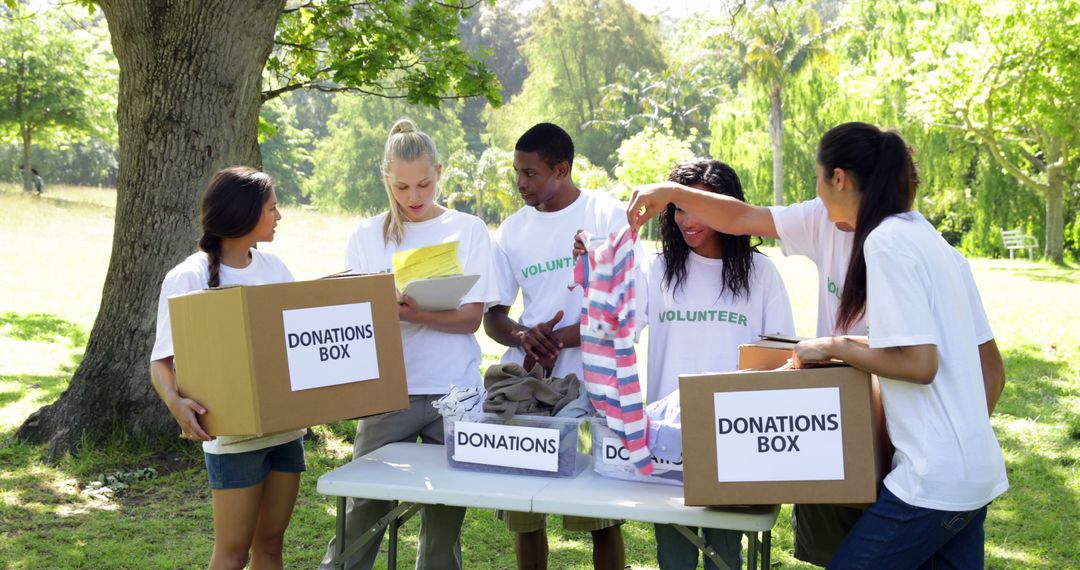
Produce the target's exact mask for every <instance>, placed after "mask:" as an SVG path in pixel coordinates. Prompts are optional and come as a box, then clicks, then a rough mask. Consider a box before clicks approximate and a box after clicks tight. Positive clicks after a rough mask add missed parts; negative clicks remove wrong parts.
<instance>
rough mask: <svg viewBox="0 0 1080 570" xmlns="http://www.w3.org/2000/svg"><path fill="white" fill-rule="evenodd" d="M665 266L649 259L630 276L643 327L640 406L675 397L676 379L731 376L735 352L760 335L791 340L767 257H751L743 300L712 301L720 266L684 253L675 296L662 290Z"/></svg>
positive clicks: (787, 306)
mask: <svg viewBox="0 0 1080 570" xmlns="http://www.w3.org/2000/svg"><path fill="white" fill-rule="evenodd" d="M666 266H667V264H666V263H665V262H664V258H663V256H662V255H660V254H656V255H652V256H649V259H648V260H647V261H646V263H645V264H644V266H643V267H642V268H641V271H640V272H639V273H637V275H636V276H635V278H636V279H637V280H638V282H637V305H636V311H637V317H638V319H639V321H638V322H639V323H641V324H642V326H644V325H646V324H647V325H648V327H649V361H648V373H647V376H646V379H647V382H648V394H647V396H646V401H647V402H657V401H659V400H660V399H662V398H664V397H665V396H667V395H668V394H671V393H672V392H674V391H675V390H677V389H678V388H679V375H680V374H699V373H707V372H731V371H733V370H737V369H738V365H739V345H740V344H747V343H751V342H755V341H757V340H759V338H758V335H760V334H765V333H780V334H784V335H791V334H794V332H795V323H794V321H793V319H792V317H791V302H790V301H789V300H788V294H787V289H785V288H784V281H783V279H781V277H780V272H779V271H777V270H776V266H775V265H773V262H772V261H771V260H770V259H769V258H768V257H766V256H764V255H762V254H760V253H755V254H754V268H753V270H752V271H751V272H750V294H749V296H746V295H741V296H739V297H738V298H735V297H734V296H733V295H732V294H731V291H724V294H723V296H721V295H720V294H719V293H720V285H721V283H722V282H723V281H722V276H723V268H724V262H723V260H720V259H709V258H706V257H701V256H700V255H697V254H696V253H694V252H692V251H691V252H690V256H689V257H688V258H687V260H686V279H685V280H684V281H683V283H682V286H681V287H679V288H678V289H677V290H673V289H672V287H670V286H668V284H666V283H664V269H665V267H666Z"/></svg>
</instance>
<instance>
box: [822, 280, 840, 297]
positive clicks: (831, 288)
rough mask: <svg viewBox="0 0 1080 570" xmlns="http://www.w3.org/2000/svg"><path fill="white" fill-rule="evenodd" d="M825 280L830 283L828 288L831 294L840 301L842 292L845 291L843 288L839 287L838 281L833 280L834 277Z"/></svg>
mask: <svg viewBox="0 0 1080 570" xmlns="http://www.w3.org/2000/svg"><path fill="white" fill-rule="evenodd" d="M825 280H826V281H828V285H827V286H828V291H829V294H831V295H835V296H836V298H837V299H839V298H840V291H842V290H843V286H841V285H837V284H836V281H833V280H832V277H826V278H825Z"/></svg>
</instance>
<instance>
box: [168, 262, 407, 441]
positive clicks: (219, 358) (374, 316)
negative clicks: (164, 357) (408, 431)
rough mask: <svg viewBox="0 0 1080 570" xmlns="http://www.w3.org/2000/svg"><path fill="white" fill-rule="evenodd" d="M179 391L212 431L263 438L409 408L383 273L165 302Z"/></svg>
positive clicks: (390, 290)
mask: <svg viewBox="0 0 1080 570" xmlns="http://www.w3.org/2000/svg"><path fill="white" fill-rule="evenodd" d="M169 314H170V316H171V319H172V331H173V348H174V351H175V364H176V382H177V387H178V388H179V390H180V392H181V393H182V394H183V395H184V396H186V397H188V398H192V399H194V400H195V401H197V402H199V403H200V404H202V405H204V406H206V410H207V412H206V415H204V416H202V417H201V418H199V422H200V423H201V424H202V425H203V427H204V428H205V429H206V431H207V432H208V433H210V434H211V435H260V434H267V433H275V432H280V431H285V430H290V429H295V428H301V427H307V426H312V425H317V424H322V423H327V422H332V421H337V420H340V419H345V418H355V417H360V416H368V415H372V414H378V413H382V412H388V411H393V410H401V409H404V408H407V407H408V405H409V397H408V393H407V391H406V387H405V363H404V359H403V358H402V350H401V328H400V324H399V321H398V306H397V300H396V296H395V293H394V277H393V276H392V275H390V274H381V275H351V276H340V277H333V278H328V279H319V280H315V281H296V282H293V283H276V284H270V285H253V286H239V287H225V288H220V289H208V290H205V291H198V292H194V293H189V294H187V295H180V296H177V297H173V298H171V299H169Z"/></svg>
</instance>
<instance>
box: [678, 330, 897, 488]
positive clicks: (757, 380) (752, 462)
mask: <svg viewBox="0 0 1080 570" xmlns="http://www.w3.org/2000/svg"><path fill="white" fill-rule="evenodd" d="M791 347H792V344H790V343H783V342H776V341H762V342H760V343H755V344H754V345H743V346H740V347H739V349H740V351H739V367H740V368H759V369H764V370H744V371H740V372H731V373H724V374H696V375H687V376H680V377H679V390H680V392H681V396H680V400H681V403H682V428H683V470H684V471H683V480H684V487H685V502H686V504H687V505H695V506H710V505H711V506H720V505H763V504H788V503H801V504H807V503H840V504H860V503H871V502H873V501H874V500H875V499H876V498H877V489H878V485H879V483H880V482H881V478H882V477H883V475H884V471H885V469H886V468H887V465H888V464H887V460H886V450H885V447H886V446H887V443H886V438H885V437H884V421H883V415H882V412H881V408H880V399H879V398H877V397H876V395H875V392H876V380H875V379H873V378H872V377H870V375H868V374H867V373H866V372H863V371H861V370H858V369H855V368H852V367H850V366H843V365H841V366H829V367H823V368H812V369H805V370H772V369H774V368H777V367H778V366H780V365H782V364H784V363H785V362H786V361H787V359H788V358H789V357H790V356H791Z"/></svg>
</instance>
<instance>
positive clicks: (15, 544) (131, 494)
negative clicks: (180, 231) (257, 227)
mask: <svg viewBox="0 0 1080 570" xmlns="http://www.w3.org/2000/svg"><path fill="white" fill-rule="evenodd" d="M113 204H115V193H114V192H112V191H109V190H99V189H90V188H74V187H61V186H50V187H49V188H47V189H46V193H45V195H44V196H42V197H40V198H39V197H36V196H31V195H25V194H23V193H22V192H20V191H19V188H18V187H17V186H15V185H10V184H8V185H0V244H3V247H2V248H0V267H2V268H3V270H4V279H3V280H2V281H0V567H3V568H26V569H30V568H43V567H48V568H197V567H203V566H205V564H206V562H207V560H209V556H210V549H211V545H212V540H213V538H212V537H213V529H212V520H211V511H210V501H209V490H208V486H207V484H206V476H205V473H204V470H203V468H202V466H201V454H200V453H199V452H198V450H197V449H196V448H195V447H194V446H188V445H183V444H181V443H180V442H176V443H175V447H172V448H169V449H149V448H147V446H146V445H145V444H142V443H140V442H138V441H130V440H128V439H127V437H126V435H125V433H124V430H123V429H122V426H118V428H117V430H116V434H115V436H114V437H113V438H112V443H110V444H109V445H108V446H96V447H92V448H90V449H87V450H86V451H85V452H84V453H82V454H81V455H80V456H79V457H69V458H66V459H65V460H63V461H62V462H60V463H59V464H56V465H51V464H47V463H45V462H43V460H42V457H43V455H42V450H41V449H40V448H38V447H35V446H29V445H23V444H19V443H16V442H14V441H13V440H12V438H11V435H12V434H13V433H14V431H15V429H16V428H17V427H18V425H19V424H20V423H21V422H22V421H23V420H25V418H26V417H27V416H28V415H29V414H30V413H31V412H33V411H34V410H35V409H37V408H38V407H40V406H42V405H44V404H47V403H49V402H52V401H54V400H55V399H56V398H57V397H59V395H60V393H62V392H63V390H64V389H65V387H66V386H67V382H68V378H69V377H70V375H71V373H72V372H73V370H74V368H75V366H76V365H77V363H78V360H79V358H80V356H81V354H82V351H83V350H84V348H85V344H86V341H87V337H88V334H89V330H90V327H91V325H92V324H93V319H94V315H95V314H96V312H97V308H98V305H99V303H100V299H101V286H102V283H103V282H104V277H105V270H106V268H107V265H108V258H109V252H110V248H111V238H112V224H113V210H112V207H113ZM355 222H356V218H354V217H351V216H344V215H338V214H328V213H321V212H313V211H309V210H304V209H299V208H286V209H285V210H284V219H283V220H282V222H281V223H282V225H281V226H280V227H279V230H280V231H279V232H278V240H277V241H276V242H274V243H272V244H268V245H267V246H265V248H266V250H268V251H272V252H274V253H277V254H279V255H281V256H282V257H283V258H284V260H285V261H286V263H288V264H289V266H290V268H291V269H292V270H293V272H294V274H295V275H296V277H297V278H299V279H306V278H314V277H318V276H321V275H325V274H328V273H332V272H335V271H338V270H340V269H341V268H342V252H343V249H344V244H345V240H346V237H347V236H348V234H349V232H350V231H351V229H352V227H353V225H354V224H355ZM193 248H194V244H193ZM766 252H767V253H768V254H769V255H770V256H771V257H772V259H773V260H774V261H775V262H776V263H777V265H778V266H779V268H780V271H781V273H782V274H783V276H784V278H785V281H786V283H787V286H788V290H789V293H790V295H791V299H792V303H793V305H794V308H795V318H796V324H797V327H798V331H799V332H800V333H801V334H807V335H808V334H811V333H812V331H813V329H814V318H815V308H816V294H817V290H816V285H815V283H816V277H815V270H814V267H813V265H812V264H811V263H810V262H808V261H806V260H805V259H789V258H785V257H783V256H781V255H780V253H779V251H778V250H776V249H767V250H766ZM972 266H973V268H974V271H975V277H976V280H977V281H978V284H979V288H980V291H981V293H982V297H983V302H984V304H985V306H986V309H987V312H988V314H989V316H990V321H991V324H992V325H993V327H994V332H995V336H996V337H997V339H998V342H999V343H1000V346H1001V348H1002V351H1003V353H1004V356H1005V362H1006V369H1007V373H1008V378H1009V382H1008V385H1007V386H1006V388H1005V394H1004V396H1003V398H1002V400H1001V403H1000V404H999V406H998V410H997V413H996V414H995V416H994V418H993V424H994V427H995V429H996V431H997V434H998V438H999V439H1000V441H1001V443H1002V446H1003V448H1004V449H1005V456H1006V460H1007V462H1008V468H1009V478H1010V481H1011V483H1012V489H1011V490H1010V491H1009V492H1008V493H1006V494H1005V495H1004V496H1003V497H1001V498H1000V499H998V500H997V501H995V502H994V504H993V506H992V507H991V509H990V515H989V518H988V521H987V524H986V530H987V553H988V559H987V564H988V566H990V567H992V568H1047V569H1050V568H1065V567H1075V566H1076V564H1077V562H1076V561H1077V560H1080V539H1078V538H1077V537H1080V477H1078V475H1077V466H1078V460H1080V445H1078V444H1080V373H1078V372H1080V366H1078V365H1077V364H1076V363H1077V360H1078V358H1080V348H1078V341H1080V270H1076V269H1069V268H1058V267H1054V266H1051V265H1045V264H1040V263H1029V262H1026V261H1019V260H1018V261H1007V260H984V259H975V260H972ZM480 337H481V338H480V340H481V344H482V346H483V350H484V354H485V357H486V358H487V359H488V360H489V361H490V360H494V359H495V358H497V357H498V355H499V353H500V352H501V350H499V348H498V345H496V344H495V343H493V342H492V341H491V340H490V339H487V338H486V337H484V336H483V335H482V334H481V335H480ZM354 429H355V423H354V422H340V423H338V424H333V425H329V426H320V427H318V428H315V429H314V430H313V431H314V436H315V438H314V439H313V440H312V441H309V442H308V445H307V450H308V454H307V457H308V466H309V470H308V472H307V473H306V474H305V476H304V478H303V487H302V489H301V496H300V499H299V503H298V505H297V509H296V514H295V516H294V520H293V523H292V525H291V526H290V528H289V532H288V535H287V537H286V557H287V558H286V564H287V566H288V567H296V568H311V567H314V566H315V564H316V563H317V561H318V559H319V558H320V557H321V555H322V552H323V550H324V548H325V544H326V541H327V540H328V539H329V537H330V535H331V533H332V532H333V524H334V522H333V521H334V519H333V502H332V501H331V500H330V499H328V498H326V497H323V496H322V495H319V494H318V493H317V492H316V490H315V483H316V480H317V479H318V477H319V476H320V475H321V474H323V473H325V472H327V471H329V470H331V469H333V468H335V467H337V466H339V465H341V464H342V463H343V462H345V461H347V460H348V458H349V451H350V449H351V447H350V445H351V437H352V433H353V430H354ZM142 467H153V468H154V469H156V470H157V471H158V476H157V477H155V478H153V479H149V480H143V481H136V482H132V483H131V484H130V487H129V488H128V489H126V490H125V491H123V492H122V493H120V494H118V495H116V496H113V497H108V496H92V495H88V494H86V493H84V491H85V490H86V489H87V488H88V486H89V484H90V483H91V482H92V481H94V480H96V479H98V478H99V477H101V475H102V474H110V473H114V472H125V471H131V470H133V469H137V468H142ZM788 516H789V511H788V509H787V508H785V509H784V512H783V513H782V514H781V519H780V522H779V524H778V526H777V528H776V530H775V531H774V547H773V559H774V561H775V562H776V563H777V566H778V567H780V568H809V566H807V565H803V564H800V563H798V562H797V561H795V560H794V559H793V558H792V556H791V531H790V525H789V523H788ZM416 526H417V522H416V521H415V520H414V521H411V522H410V523H409V525H407V526H406V529H405V530H404V532H403V536H402V547H403V556H402V560H403V562H402V564H401V568H407V567H409V568H411V567H412V563H411V560H412V556H413V554H414V552H415V547H416ZM558 526H559V525H557V524H555V525H552V531H551V565H550V567H551V568H586V567H589V565H590V545H589V542H588V540H587V538H586V537H585V536H583V535H579V534H568V533H564V532H562V531H561V530H559V529H558ZM625 534H626V542H627V560H628V562H629V563H630V564H631V565H632V566H633V567H634V568H654V567H655V561H654V557H653V540H652V529H651V527H650V526H649V525H644V524H640V523H630V524H628V525H627V526H626V527H625ZM463 540H464V544H465V564H466V567H468V568H512V567H513V566H514V563H513V546H512V539H511V536H510V534H509V533H508V532H506V530H505V529H504V528H503V527H502V525H501V524H500V523H497V522H496V521H495V519H494V517H493V514H492V513H491V512H490V511H485V510H478V509H473V510H470V511H469V514H468V517H467V519H466V527H465V530H464V538H463ZM384 548H385V545H384Z"/></svg>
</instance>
